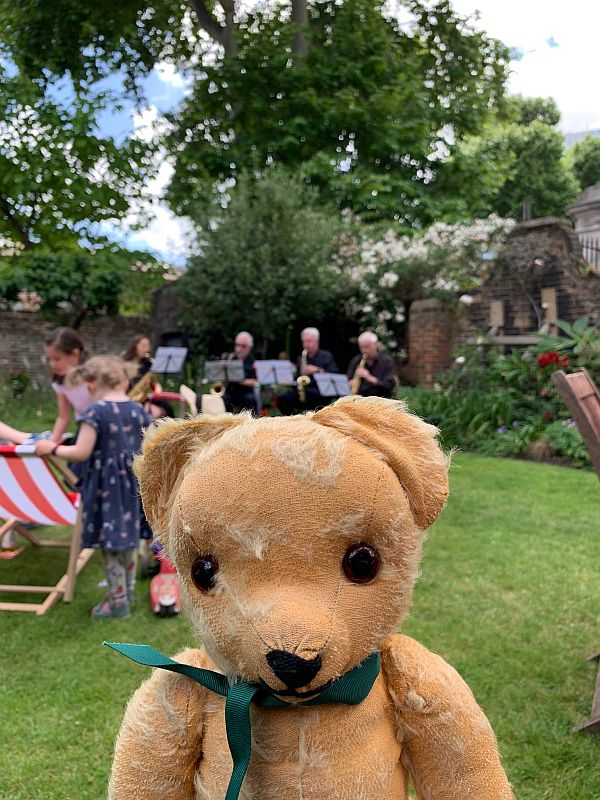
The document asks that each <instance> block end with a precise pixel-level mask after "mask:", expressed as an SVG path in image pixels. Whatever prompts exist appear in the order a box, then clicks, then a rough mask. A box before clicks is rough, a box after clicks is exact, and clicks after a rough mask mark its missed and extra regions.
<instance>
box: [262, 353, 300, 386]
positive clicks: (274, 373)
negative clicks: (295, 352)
mask: <svg viewBox="0 0 600 800" xmlns="http://www.w3.org/2000/svg"><path fill="white" fill-rule="evenodd" d="M254 366H255V369H256V378H257V380H258V382H259V383H260V385H261V386H270V385H272V384H278V383H279V384H289V385H290V386H291V385H292V384H293V383H294V373H293V370H294V365H293V364H292V362H291V361H285V360H284V359H282V358H271V359H264V360H262V361H257V362H256V363H255V364H254Z"/></svg>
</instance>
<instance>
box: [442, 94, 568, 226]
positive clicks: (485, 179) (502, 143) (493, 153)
mask: <svg viewBox="0 0 600 800" xmlns="http://www.w3.org/2000/svg"><path fill="white" fill-rule="evenodd" d="M530 106H531V107H530ZM536 108H537V111H536ZM554 109H555V105H554V102H553V101H546V100H543V99H542V98H520V99H519V102H518V103H517V104H513V107H512V108H511V107H509V108H508V109H507V110H506V116H505V117H504V116H503V115H502V114H499V115H498V116H497V117H496V118H495V119H494V118H493V119H492V120H491V121H490V122H489V123H488V124H487V125H486V126H485V128H484V130H483V132H482V133H481V134H479V135H476V136H473V137H468V138H466V139H465V141H464V142H462V143H460V144H459V147H458V148H457V150H456V152H455V153H454V154H453V155H452V157H451V158H450V159H449V160H448V163H447V165H446V166H445V172H444V181H445V186H446V189H447V191H448V193H449V196H450V199H449V201H448V203H447V211H448V212H449V213H453V214H458V215H460V214H465V213H467V211H468V212H469V213H471V214H472V215H474V216H476V217H481V216H485V215H487V214H490V213H491V212H495V213H497V214H499V215H500V216H504V217H512V218H514V219H521V217H522V206H523V203H524V202H525V201H528V202H529V203H531V210H532V214H533V216H534V217H545V216H564V213H565V212H564V210H565V206H566V205H568V204H569V203H571V202H573V201H574V200H575V198H576V197H577V193H578V187H577V183H576V181H575V178H574V176H573V174H572V172H571V170H569V169H568V168H567V166H565V163H564V161H563V158H562V156H563V136H562V134H561V133H560V132H559V131H558V130H557V129H556V128H555V127H554V123H553V122H551V121H552V120H554V119H555V115H554V113H553V111H554ZM459 186H462V187H463V188H462V190H460V189H459Z"/></svg>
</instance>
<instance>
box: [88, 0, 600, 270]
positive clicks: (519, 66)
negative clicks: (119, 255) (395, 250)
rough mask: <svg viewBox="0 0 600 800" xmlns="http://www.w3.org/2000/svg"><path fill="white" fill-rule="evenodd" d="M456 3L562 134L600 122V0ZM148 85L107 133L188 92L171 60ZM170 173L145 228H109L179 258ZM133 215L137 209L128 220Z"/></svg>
mask: <svg viewBox="0 0 600 800" xmlns="http://www.w3.org/2000/svg"><path fill="white" fill-rule="evenodd" d="M452 4H453V6H454V8H455V10H456V11H457V12H458V13H459V14H461V15H462V16H471V15H475V14H477V15H478V16H477V19H474V20H473V24H475V25H476V26H477V27H478V28H480V29H482V30H485V31H486V32H487V33H488V34H489V35H490V36H493V37H495V38H497V39H500V40H501V41H502V42H504V44H505V45H507V46H508V47H509V48H510V50H511V54H512V61H511V64H510V67H511V76H510V79H509V83H508V92H509V93H510V94H523V95H526V96H533V97H538V96H540V97H553V98H554V99H555V100H556V102H557V103H558V107H559V109H560V111H561V115H562V117H561V122H560V124H559V127H560V129H561V131H562V132H563V133H570V132H580V131H587V130H593V129H600V91H599V90H598V88H597V87H598V81H597V75H598V66H597V65H598V56H597V51H598V42H597V40H598V31H599V30H600V0H570V1H569V2H568V3H567V2H564V0H560V1H559V0H453V3H452ZM145 88H146V97H147V100H148V104H149V106H148V108H147V109H145V110H143V111H142V113H141V114H140V113H134V112H133V111H132V110H131V109H130V110H125V111H122V112H120V113H119V114H113V115H107V116H105V118H104V119H103V123H102V130H103V133H106V134H110V135H113V136H116V137H117V138H120V137H122V136H126V135H127V133H128V132H129V131H131V129H132V127H133V126H135V127H136V128H138V129H139V135H144V126H145V125H147V124H148V123H149V122H151V121H152V120H153V119H155V118H156V117H157V115H158V113H159V112H163V111H166V110H168V109H170V108H173V107H175V106H176V105H177V103H178V102H179V101H180V100H181V99H182V98H183V96H184V94H185V91H186V86H185V83H184V81H183V80H182V78H181V76H180V75H178V74H177V73H176V72H175V71H174V70H173V68H172V67H171V66H169V65H163V66H162V67H161V68H160V69H159V70H154V72H153V73H152V75H151V76H150V77H149V78H148V80H147V82H146V87H145ZM171 173H172V167H171V166H170V165H169V163H168V161H167V160H166V159H165V158H164V156H163V158H162V159H161V165H160V170H159V173H158V176H157V178H156V179H155V180H154V181H153V182H152V184H151V185H150V186H149V191H150V194H151V195H152V197H153V200H152V207H153V210H154V213H155V219H154V221H153V222H152V223H150V225H149V226H148V227H147V228H145V229H144V230H142V231H136V232H132V231H129V230H128V222H127V221H126V222H125V225H123V224H122V223H121V224H120V225H119V227H118V229H117V228H114V227H113V228H112V229H109V227H106V231H107V232H109V231H110V232H111V235H113V236H114V237H115V238H116V239H119V240H121V241H123V242H124V243H126V244H127V245H128V246H130V247H135V248H140V249H149V250H150V251H151V252H153V253H154V254H155V255H157V256H159V257H161V258H164V259H165V260H167V261H169V262H170V263H174V264H178V265H181V264H183V263H184V262H185V258H186V255H187V250H188V246H189V243H190V241H191V235H192V232H191V228H190V226H189V224H187V223H186V222H185V221H183V220H180V219H177V218H176V217H175V216H174V215H173V214H172V213H171V212H170V211H169V210H168V208H167V207H166V205H165V204H164V203H162V202H161V201H160V195H161V192H162V191H163V189H164V187H165V186H166V185H167V183H168V181H169V178H170V175H171ZM134 217H135V209H134V213H133V214H132V216H131V220H130V221H133V219H134Z"/></svg>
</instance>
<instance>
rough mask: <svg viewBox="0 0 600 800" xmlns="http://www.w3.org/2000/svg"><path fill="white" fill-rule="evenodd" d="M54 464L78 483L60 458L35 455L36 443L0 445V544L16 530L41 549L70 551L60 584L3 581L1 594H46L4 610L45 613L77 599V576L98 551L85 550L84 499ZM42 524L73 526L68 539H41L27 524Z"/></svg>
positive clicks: (1, 608) (1, 604) (2, 606)
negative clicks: (61, 478) (68, 489)
mask: <svg viewBox="0 0 600 800" xmlns="http://www.w3.org/2000/svg"><path fill="white" fill-rule="evenodd" d="M50 464H52V465H53V466H54V467H55V468H56V469H57V470H58V471H59V472H60V473H62V475H63V476H64V477H65V478H66V479H67V480H69V481H70V482H73V480H74V475H73V474H72V473H71V472H70V470H68V469H67V468H66V467H65V466H64V465H63V464H62V463H61V462H60V461H58V460H56V459H53V458H52V457H50V456H47V457H42V456H37V455H36V454H35V446H34V445H18V446H15V445H0V519H3V520H4V523H3V524H2V525H1V526H0V542H1V541H2V538H3V537H4V536H5V535H6V534H7V533H9V531H15V532H16V533H18V534H19V536H22V537H23V538H24V539H27V540H28V541H29V542H31V543H32V544H33V545H35V546H36V547H64V548H68V549H69V558H68V562H67V571H66V572H65V574H64V575H63V576H62V577H61V578H60V580H59V581H58V583H56V585H55V586H35V585H27V586H25V585H22V584H0V592H10V593H13V592H14V593H19V592H26V593H28V594H43V595H46V597H45V599H44V600H43V601H42V602H41V603H27V602H0V611H31V612H33V613H34V614H37V615H38V616H41V615H42V614H45V613H46V611H48V610H49V609H50V608H52V606H53V605H54V604H55V603H57V602H58V600H60V598H61V597H62V599H63V601H64V602H65V603H70V602H71V601H72V600H73V595H74V592H75V580H76V578H77V575H78V574H79V573H80V572H81V570H82V569H83V567H84V566H85V564H86V563H87V562H88V560H89V559H90V557H91V556H92V555H93V552H94V551H93V550H92V549H86V550H82V549H81V503H80V497H79V495H78V494H77V493H76V492H73V493H68V492H66V491H65V489H63V487H62V485H61V484H60V482H59V481H58V479H57V477H56V475H55V473H54V472H53V471H52V469H50ZM26 522H32V523H35V524H37V525H66V526H69V527H71V528H72V532H71V536H70V538H69V539H65V540H62V541H61V540H58V539H40V538H39V537H38V536H36V534H35V533H33V531H31V530H29V529H28V528H26V527H24V525H23V523H26Z"/></svg>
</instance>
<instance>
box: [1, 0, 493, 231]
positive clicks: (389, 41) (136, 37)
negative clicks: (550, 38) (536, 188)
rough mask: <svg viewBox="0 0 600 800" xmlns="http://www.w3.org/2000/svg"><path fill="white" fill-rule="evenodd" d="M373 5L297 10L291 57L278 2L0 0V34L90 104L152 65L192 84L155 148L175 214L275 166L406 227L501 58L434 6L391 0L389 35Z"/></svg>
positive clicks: (469, 129)
mask: <svg viewBox="0 0 600 800" xmlns="http://www.w3.org/2000/svg"><path fill="white" fill-rule="evenodd" d="M386 5H387V4H385V3H384V2H383V0H375V2H374V0H343V2H335V3H330V2H320V1H319V0H306V9H307V15H308V26H307V28H306V30H304V31H303V34H304V39H305V41H306V42H307V44H308V49H307V53H306V54H305V55H304V54H301V53H300V51H299V50H298V48H297V47H296V40H297V38H298V33H299V32H298V28H297V26H296V25H295V24H294V22H293V21H292V19H291V18H290V14H289V10H290V3H289V2H277V3H256V4H252V5H251V6H250V8H248V7H247V6H242V4H241V2H235V0H228V2H224V0H222V1H220V2H216V1H215V2H206V3H204V2H201V0H198V2H194V3H187V2H175V3H171V2H168V0H158V1H157V2H154V3H152V4H151V5H148V4H147V3H146V2H144V0H125V1H124V2H120V0H119V2H117V0H100V2H99V3H81V2H79V0H57V2H56V3H41V2H40V1H39V0H15V2H10V3H9V2H8V0H0V25H1V26H2V29H3V36H4V41H5V43H6V45H7V47H8V49H9V51H10V52H11V54H12V57H13V59H14V60H15V62H16V64H17V65H18V66H19V68H20V69H21V70H22V72H23V74H27V75H29V76H31V77H32V78H33V79H34V80H36V81H40V82H41V83H42V84H44V83H47V82H50V83H52V82H53V81H55V80H56V79H57V78H62V77H65V76H68V77H70V78H72V79H73V80H74V82H75V85H76V86H77V88H78V89H79V90H81V91H82V92H91V91H92V89H93V86H94V82H95V81H97V80H98V79H99V78H101V77H104V76H106V75H109V74H111V73H113V72H114V71H115V70H120V71H121V73H122V74H124V75H125V77H126V89H127V91H128V92H129V93H130V94H139V92H140V78H141V77H143V76H144V75H146V74H148V72H149V71H150V69H151V68H152V66H153V65H155V64H156V63H158V62H161V61H168V62H169V63H170V64H173V65H175V67H176V68H177V69H179V70H182V71H184V72H186V74H187V75H188V76H189V77H191V78H193V79H194V82H193V88H192V91H191V93H190V94H189V96H188V97H187V98H186V100H185V101H184V103H183V105H182V108H181V109H179V110H178V111H177V112H176V113H174V114H173V115H172V117H171V120H170V121H171V123H172V130H171V133H170V135H169V136H168V138H167V146H168V150H169V152H170V153H171V154H173V155H174V159H175V174H174V176H173V179H172V181H171V184H170V188H169V193H168V197H169V201H170V203H171V205H172V207H173V209H174V210H175V211H177V212H178V213H179V214H186V215H189V216H190V217H192V218H194V217H197V216H198V213H199V211H198V207H203V206H205V205H206V204H207V203H209V202H210V201H211V200H212V199H213V197H214V194H215V192H217V194H218V193H219V192H221V191H223V188H224V187H225V186H227V185H229V181H230V180H231V179H235V178H236V177H237V176H238V175H240V174H241V173H242V172H246V171H249V170H254V169H259V170H262V169H264V168H265V167H266V166H268V165H270V164H272V163H280V164H283V165H285V166H286V167H288V168H299V169H301V170H302V173H303V175H304V178H305V180H306V181H307V182H309V183H311V184H313V185H316V186H318V187H319V188H320V189H321V193H322V196H323V198H324V199H325V200H326V201H327V202H328V201H330V200H332V199H333V201H334V202H335V204H336V205H337V206H338V207H339V208H346V207H349V208H353V209H355V210H357V211H360V212H361V214H363V215H364V216H365V218H368V219H381V218H383V219H390V218H395V219H398V220H401V221H402V222H404V223H406V224H407V225H409V226H413V225H417V226H421V225H423V224H427V223H428V222H430V221H431V220H433V219H438V218H439V215H440V213H441V211H442V210H444V209H445V207H446V204H447V200H446V187H445V186H444V185H441V184H440V183H439V181H438V177H439V175H438V173H440V174H441V173H443V172H444V166H443V164H442V158H443V157H444V155H446V154H447V153H450V152H452V150H453V149H454V148H455V146H456V145H455V143H458V142H460V141H461V139H462V138H463V137H464V136H466V135H475V134H477V132H478V131H479V130H480V128H481V125H482V123H483V121H484V120H485V119H486V118H487V116H488V113H489V110H490V108H492V107H494V105H495V104H496V103H497V101H498V99H499V98H500V97H501V96H502V94H503V90H504V81H505V79H506V75H507V62H508V59H507V51H506V48H505V47H504V46H503V45H502V44H501V43H500V42H498V41H496V40H494V39H491V38H489V37H488V36H486V35H485V34H483V33H482V32H480V31H479V30H477V29H476V28H475V27H474V26H473V25H472V24H471V23H470V22H469V21H468V20H467V19H465V18H462V17H461V16H460V15H458V14H457V13H455V12H454V10H453V8H452V6H451V3H450V2H449V0H437V1H436V2H433V3H428V2H424V1H423V2H422V1H421V0H400V2H399V3H398V4H397V6H398V7H399V11H400V12H401V13H402V16H403V22H402V23H400V22H399V21H398V20H397V19H395V18H394V17H391V16H390V15H389V13H388V11H387V9H386ZM190 6H191V8H190ZM228 9H231V10H232V13H231V14H228ZM234 11H235V14H234V13H233V12H234ZM406 17H409V20H410V21H409V22H408V24H407V23H406V19H404V18H406ZM207 34H208V35H207ZM217 43H218V44H220V45H222V48H219V47H217V46H216V44H217ZM448 130H452V137H449V136H444V135H443V133H442V131H448ZM477 183H478V181H477V179H475V186H476V185H477ZM454 188H455V189H456V190H457V191H458V194H459V195H460V196H462V187H461V186H460V184H459V183H456V184H455V186H454ZM473 191H476V189H475V188H473Z"/></svg>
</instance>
